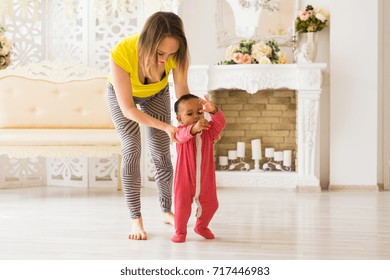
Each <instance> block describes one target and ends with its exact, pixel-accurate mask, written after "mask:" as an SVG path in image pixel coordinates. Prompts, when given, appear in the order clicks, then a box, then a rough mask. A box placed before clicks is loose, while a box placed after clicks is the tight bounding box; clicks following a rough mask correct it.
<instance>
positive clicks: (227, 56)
mask: <svg viewBox="0 0 390 280" xmlns="http://www.w3.org/2000/svg"><path fill="white" fill-rule="evenodd" d="M239 48H240V46H239V45H231V46H229V47H227V48H226V52H225V60H227V61H230V60H233V55H234V53H235V52H237V51H238V50H239Z"/></svg>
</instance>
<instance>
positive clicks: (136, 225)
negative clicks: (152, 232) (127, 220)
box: [129, 217, 148, 240]
mask: <svg viewBox="0 0 390 280" xmlns="http://www.w3.org/2000/svg"><path fill="white" fill-rule="evenodd" d="M129 239H132V240H146V239H148V236H147V234H146V232H145V230H144V224H143V221H142V217H141V218H138V219H133V220H132V222H131V232H130V234H129Z"/></svg>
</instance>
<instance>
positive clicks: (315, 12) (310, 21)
mask: <svg viewBox="0 0 390 280" xmlns="http://www.w3.org/2000/svg"><path fill="white" fill-rule="evenodd" d="M328 21H329V12H327V11H326V10H324V9H322V8H317V9H314V8H313V6H311V5H307V6H306V9H305V10H304V11H299V13H298V17H297V18H296V20H295V30H296V32H301V33H308V32H317V31H321V30H322V29H324V28H325V27H327V23H328Z"/></svg>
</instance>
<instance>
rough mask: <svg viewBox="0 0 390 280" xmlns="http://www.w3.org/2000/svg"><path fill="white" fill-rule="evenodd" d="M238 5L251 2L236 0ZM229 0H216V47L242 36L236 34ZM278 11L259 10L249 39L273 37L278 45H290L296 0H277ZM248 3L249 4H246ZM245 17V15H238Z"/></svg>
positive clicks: (295, 12) (231, 42)
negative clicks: (255, 25) (255, 24)
mask: <svg viewBox="0 0 390 280" xmlns="http://www.w3.org/2000/svg"><path fill="white" fill-rule="evenodd" d="M236 1H237V2H238V3H239V5H240V4H242V5H244V4H245V3H241V2H248V3H249V2H251V1H250V0H236ZM229 2H231V1H229V0H217V11H216V26H217V43H218V47H227V46H229V45H232V44H236V43H237V42H239V41H240V40H242V39H249V38H244V37H243V36H239V35H237V34H236V32H235V30H236V25H237V23H236V22H235V16H234V11H238V9H233V8H232V6H231V4H229ZM278 4H279V5H278V6H279V10H278V11H273V12H270V11H267V10H265V9H261V10H259V12H260V14H259V17H258V20H257V27H256V28H255V31H254V34H253V36H251V37H250V39H253V40H255V41H261V40H271V39H274V40H275V41H277V42H278V44H279V45H280V46H290V45H291V41H292V36H293V31H294V21H295V18H296V14H297V11H298V0H278ZM248 5H249V4H248ZM240 18H245V17H242V16H241V17H240Z"/></svg>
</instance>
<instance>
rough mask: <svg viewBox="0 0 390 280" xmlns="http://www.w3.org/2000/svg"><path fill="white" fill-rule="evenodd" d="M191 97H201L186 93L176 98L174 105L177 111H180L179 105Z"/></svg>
mask: <svg viewBox="0 0 390 280" xmlns="http://www.w3.org/2000/svg"><path fill="white" fill-rule="evenodd" d="M190 99H199V97H198V96H196V95H193V94H191V93H188V94H184V95H182V96H180V98H179V99H178V100H176V102H175V105H174V109H175V113H176V114H177V113H178V112H179V105H180V103H181V102H183V101H185V100H190Z"/></svg>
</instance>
